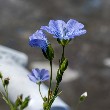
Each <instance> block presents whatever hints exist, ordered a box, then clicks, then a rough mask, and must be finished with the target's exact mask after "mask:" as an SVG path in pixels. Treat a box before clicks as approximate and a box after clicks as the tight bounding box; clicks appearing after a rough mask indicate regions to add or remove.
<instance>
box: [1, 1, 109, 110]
mask: <svg viewBox="0 0 110 110" xmlns="http://www.w3.org/2000/svg"><path fill="white" fill-rule="evenodd" d="M109 10H110V0H0V44H1V45H5V46H8V47H10V48H13V49H16V50H19V51H22V52H24V53H26V54H27V55H28V56H29V64H28V69H31V65H32V63H33V62H39V61H40V62H43V61H44V60H45V59H44V57H43V55H42V53H41V50H40V49H35V48H31V47H30V46H29V45H28V37H29V35H30V34H32V33H33V32H35V31H36V30H37V29H39V28H40V26H41V25H47V24H48V22H49V20H50V19H63V20H65V21H67V20H69V19H70V18H75V19H77V20H78V21H80V22H82V23H83V24H85V28H86V29H87V34H86V35H84V36H82V37H77V38H76V39H75V40H73V41H72V42H71V43H70V45H68V46H67V47H66V56H67V57H68V58H69V67H70V68H71V69H72V70H73V71H74V70H77V71H78V73H79V74H80V76H79V77H78V78H76V79H74V80H71V81H68V82H63V83H62V84H61V88H62V90H63V93H62V95H61V97H62V99H63V100H64V101H65V102H66V103H67V104H68V105H69V106H70V107H71V108H72V110H74V108H75V105H76V104H77V101H78V98H79V96H80V95H81V94H82V93H83V92H85V91H87V92H88V98H87V100H86V101H85V102H84V103H82V104H81V105H80V106H79V108H78V110H110V104H109V103H110V36H109V35H110V21H109V19H110V13H109ZM49 40H50V41H51V42H52V45H53V47H54V49H55V52H56V54H55V59H54V63H55V64H58V58H59V57H60V53H61V48H60V46H59V45H58V44H57V42H56V40H55V39H52V37H51V36H49ZM4 107H6V105H4V103H3V101H1V99H0V109H2V110H8V108H6V109H5V108H4Z"/></svg>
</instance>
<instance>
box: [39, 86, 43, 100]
mask: <svg viewBox="0 0 110 110" xmlns="http://www.w3.org/2000/svg"><path fill="white" fill-rule="evenodd" d="M40 85H41V84H39V93H40V95H41V97H42V100H43V96H42V93H41V90H40Z"/></svg>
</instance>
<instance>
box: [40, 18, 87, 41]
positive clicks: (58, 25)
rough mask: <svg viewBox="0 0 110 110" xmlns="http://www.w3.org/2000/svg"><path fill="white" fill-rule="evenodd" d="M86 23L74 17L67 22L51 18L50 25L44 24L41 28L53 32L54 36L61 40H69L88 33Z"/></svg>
mask: <svg viewBox="0 0 110 110" xmlns="http://www.w3.org/2000/svg"><path fill="white" fill-rule="evenodd" d="M83 28H84V25H83V24H81V23H79V22H78V21H76V20H74V19H70V20H69V21H68V22H67V23H65V22H64V21H62V20H56V21H55V20H50V22H49V26H42V27H41V29H43V30H45V31H47V32H48V33H50V34H53V35H54V36H53V37H54V38H58V39H60V40H63V39H64V40H69V39H71V38H74V37H76V36H80V35H83V34H85V33H86V30H85V29H83Z"/></svg>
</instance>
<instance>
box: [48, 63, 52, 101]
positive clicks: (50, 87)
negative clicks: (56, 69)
mask: <svg viewBox="0 0 110 110" xmlns="http://www.w3.org/2000/svg"><path fill="white" fill-rule="evenodd" d="M50 70H51V74H50V85H49V91H48V102H49V99H50V92H51V86H52V61H50Z"/></svg>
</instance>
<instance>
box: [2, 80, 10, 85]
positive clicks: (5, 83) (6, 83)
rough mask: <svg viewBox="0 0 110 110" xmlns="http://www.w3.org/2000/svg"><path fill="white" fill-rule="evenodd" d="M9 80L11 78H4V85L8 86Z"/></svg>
mask: <svg viewBox="0 0 110 110" xmlns="http://www.w3.org/2000/svg"><path fill="white" fill-rule="evenodd" d="M9 80H10V79H9V78H5V79H4V81H3V82H4V83H3V84H4V86H7V85H8V84H9Z"/></svg>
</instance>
